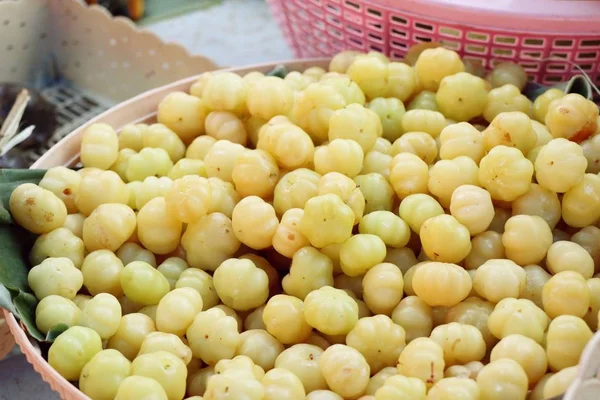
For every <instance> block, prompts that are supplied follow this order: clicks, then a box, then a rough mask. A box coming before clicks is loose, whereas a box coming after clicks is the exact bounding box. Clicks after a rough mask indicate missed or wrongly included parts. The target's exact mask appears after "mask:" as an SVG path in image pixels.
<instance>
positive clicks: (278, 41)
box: [0, 0, 293, 400]
mask: <svg viewBox="0 0 600 400" xmlns="http://www.w3.org/2000/svg"><path fill="white" fill-rule="evenodd" d="M145 28H146V29H148V30H150V31H152V32H154V33H156V34H157V35H158V36H160V37H161V38H162V39H163V40H164V41H168V42H177V43H180V44H182V45H183V46H185V47H186V48H187V49H188V50H189V51H190V52H191V53H193V54H202V55H204V56H206V57H209V58H211V59H212V60H213V61H215V62H216V63H217V64H219V65H221V66H241V65H249V64H256V63H262V62H269V61H278V60H286V59H290V58H292V56H293V55H292V52H291V50H290V49H289V47H288V46H287V44H286V43H285V40H284V39H283V37H282V36H281V34H280V32H279V30H278V29H277V27H276V25H275V22H274V21H273V20H272V19H271V15H270V14H269V11H268V9H267V6H266V3H265V2H264V0H225V1H223V3H221V4H219V5H216V6H213V7H210V8H207V9H205V10H199V11H196V12H193V13H190V14H185V15H182V16H178V17H175V18H172V19H167V20H163V21H160V22H157V23H154V24H151V25H148V26H146V27H145ZM0 387H2V391H1V393H0V399H3V400H4V399H6V400H13V399H36V400H54V399H59V396H58V395H57V394H56V393H54V392H53V391H52V390H51V389H50V387H49V386H48V385H47V384H46V383H45V382H44V381H43V380H42V378H41V377H40V376H39V375H38V374H37V373H36V372H35V371H34V370H33V367H32V366H31V365H30V364H28V363H27V361H26V360H25V357H24V356H22V355H20V354H16V355H13V356H12V357H10V358H8V359H6V360H3V361H0Z"/></svg>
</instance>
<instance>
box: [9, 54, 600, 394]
mask: <svg viewBox="0 0 600 400" xmlns="http://www.w3.org/2000/svg"><path fill="white" fill-rule="evenodd" d="M328 63H329V59H328V58H315V59H304V60H298V61H290V62H285V63H272V64H260V65H254V66H250V67H244V68H231V69H227V70H226V71H232V72H236V73H239V74H241V75H243V74H245V73H247V72H250V71H262V72H266V71H269V70H271V69H272V68H273V67H275V66H276V65H278V64H284V65H286V66H287V67H288V68H289V69H290V70H304V69H306V68H308V67H312V66H320V67H324V68H326V67H327V65H328ZM197 79H198V76H193V77H190V78H186V79H183V80H180V81H177V82H174V83H172V84H169V85H166V86H163V87H160V88H157V89H154V90H151V91H148V92H146V93H143V94H141V95H139V96H136V97H134V98H132V99H131V100H128V101H126V102H124V103H121V104H119V105H118V106H116V107H113V108H111V109H110V110H108V111H106V112H105V113H103V114H101V115H99V116H98V117H96V118H94V119H93V120H91V121H89V122H88V123H87V124H85V125H83V126H81V127H80V128H78V129H76V130H75V131H73V132H72V133H71V134H69V135H68V136H66V137H65V138H64V139H63V140H61V141H60V142H59V143H58V144H56V146H54V147H52V148H51V149H50V150H49V151H48V152H47V153H46V154H44V156H42V157H41V158H40V159H39V160H38V161H37V162H36V163H35V164H34V165H33V166H32V168H42V169H46V168H51V167H55V166H59V165H65V166H71V165H74V164H75V163H76V162H77V161H78V159H79V149H80V145H81V136H82V133H83V131H84V130H85V129H86V128H87V126H89V125H90V124H93V123H96V122H104V123H107V124H110V125H111V126H113V127H114V128H115V129H116V130H117V131H118V130H120V129H121V128H122V127H123V126H125V125H127V124H131V123H142V122H150V123H151V122H153V121H155V119H156V110H157V108H158V103H159V102H160V101H161V100H162V99H163V98H164V97H165V96H166V95H167V94H168V93H170V92H174V91H187V90H188V89H189V87H190V86H191V85H192V83H194V82H195V81H196V80H197ZM3 311H4V316H5V318H6V323H7V325H8V327H9V328H10V331H11V333H12V334H13V336H14V339H15V341H16V343H17V344H18V345H19V347H20V348H21V351H22V352H23V354H25V356H26V357H27V361H29V363H31V364H32V365H33V368H34V369H35V370H36V371H37V372H38V373H39V374H40V375H41V376H42V378H43V379H44V380H45V381H46V382H48V384H49V385H50V387H51V388H52V389H53V390H54V391H56V392H58V393H59V394H60V396H61V398H62V399H64V400H83V399H89V397H87V396H86V395H84V394H83V393H82V392H80V391H79V390H78V389H77V387H75V386H74V385H72V384H71V383H70V382H68V381H67V380H66V379H64V378H63V377H62V376H61V375H59V374H58V372H56V371H55V370H54V369H52V367H50V365H49V364H48V362H47V361H46V360H45V359H44V358H43V357H42V355H41V353H40V351H39V348H38V347H37V346H36V345H35V344H34V343H33V342H32V341H31V339H30V338H29V337H28V335H27V334H26V333H25V331H24V330H23V328H22V327H21V325H20V324H19V323H18V322H17V320H16V319H15V317H14V315H12V314H11V313H9V312H8V311H6V310H3ZM0 328H1V327H0ZM580 366H581V368H580V371H579V377H578V379H577V381H576V382H575V383H574V384H573V385H572V386H571V388H570V389H569V392H568V393H567V394H566V395H565V396H564V400H588V399H589V400H597V399H599V398H600V380H598V379H597V378H596V376H597V374H598V373H599V371H600V334H596V335H595V336H594V338H593V340H592V341H591V342H590V343H589V345H588V347H587V348H586V350H585V352H584V354H583V355H582V357H581V362H580ZM281 400H285V399H281Z"/></svg>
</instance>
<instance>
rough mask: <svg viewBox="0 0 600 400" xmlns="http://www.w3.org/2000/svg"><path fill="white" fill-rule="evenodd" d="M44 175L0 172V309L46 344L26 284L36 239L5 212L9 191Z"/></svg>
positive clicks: (34, 171)
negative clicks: (7, 312)
mask: <svg viewBox="0 0 600 400" xmlns="http://www.w3.org/2000/svg"><path fill="white" fill-rule="evenodd" d="M45 173H46V170H40V169H1V170H0V284H2V286H3V287H4V290H3V291H2V292H3V293H4V296H2V295H0V307H4V308H6V309H7V310H9V311H10V312H12V313H13V314H14V315H15V317H16V318H17V319H18V320H19V321H20V322H21V324H22V325H23V326H24V327H25V329H26V331H27V333H28V334H29V335H30V336H32V337H33V338H35V339H36V340H39V341H46V335H44V334H43V333H41V332H40V331H39V330H38V329H37V326H36V324H35V309H36V307H37V304H38V301H37V299H36V298H35V296H34V295H33V294H32V293H31V289H30V288H29V284H28V282H27V274H28V273H29V269H30V265H29V261H28V252H29V249H31V247H32V245H33V242H34V241H35V239H36V235H34V234H32V233H31V232H28V231H27V230H25V229H23V228H22V227H20V226H18V225H17V224H15V223H14V221H13V219H12V218H11V216H10V212H9V211H8V210H9V200H10V195H11V194H12V192H13V190H14V189H15V188H16V187H17V186H19V185H21V184H23V183H35V184H38V183H39V182H40V180H41V179H42V178H43V176H44V174H45ZM7 292H8V294H10V297H9V298H7V296H6V293H7ZM8 301H12V305H11V304H10V303H8V304H7V302H8ZM11 306H12V307H11ZM53 329H54V328H53ZM50 337H51V338H52V336H50Z"/></svg>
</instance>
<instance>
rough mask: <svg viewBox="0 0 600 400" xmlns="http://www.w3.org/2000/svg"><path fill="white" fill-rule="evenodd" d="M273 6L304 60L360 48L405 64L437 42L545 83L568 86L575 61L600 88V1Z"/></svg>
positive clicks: (319, 1) (295, 0) (426, 0)
mask: <svg viewBox="0 0 600 400" xmlns="http://www.w3.org/2000/svg"><path fill="white" fill-rule="evenodd" d="M267 1H268V3H269V4H270V6H271V10H272V13H273V15H274V16H275V18H276V20H277V22H278V24H279V26H280V27H281V29H282V31H283V32H284V34H285V36H286V38H287V40H288V42H289V43H290V45H291V46H292V47H293V48H294V50H295V53H296V55H297V57H299V58H305V57H317V56H331V55H333V54H335V53H336V52H338V51H341V50H345V49H357V50H363V51H369V50H375V51H380V52H382V53H385V54H387V55H388V56H390V57H392V58H396V59H397V58H402V57H403V56H404V54H405V52H406V50H407V49H408V48H409V47H410V46H412V45H413V44H415V43H419V42H428V41H436V42H441V43H443V45H444V46H445V47H447V48H450V49H453V50H455V51H457V52H458V53H460V54H461V56H462V57H464V58H466V59H471V60H473V61H478V62H481V64H482V65H483V66H484V67H493V66H494V64H495V63H497V62H499V61H506V60H509V61H514V62H517V63H519V64H521V65H522V66H523V67H525V70H526V71H527V72H528V74H529V76H530V78H531V79H533V80H535V81H536V82H539V83H542V84H554V83H556V82H561V81H565V80H568V79H569V78H570V77H571V76H572V75H573V74H575V73H579V70H577V69H576V68H575V67H574V66H573V63H575V64H578V65H579V67H580V68H581V69H582V70H583V71H585V72H586V73H587V74H588V75H589V76H590V78H591V79H592V80H593V81H594V82H595V83H596V84H598V85H600V1H598V0H527V1H523V0H494V1H490V0H267ZM549 59H551V60H549ZM562 60H565V61H562Z"/></svg>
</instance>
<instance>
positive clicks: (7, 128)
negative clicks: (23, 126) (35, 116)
mask: <svg viewBox="0 0 600 400" xmlns="http://www.w3.org/2000/svg"><path fill="white" fill-rule="evenodd" d="M30 99H31V96H30V95H29V92H28V91H27V89H23V90H21V93H19V95H18V96H17V99H16V100H15V104H13V106H12V108H11V109H10V111H9V113H8V115H7V116H6V119H5V120H4V123H3V124H2V127H0V150H1V149H2V148H3V147H4V146H5V145H6V143H8V142H9V141H10V139H12V138H13V137H14V136H15V135H16V134H17V132H18V131H19V123H20V122H21V118H22V117H23V113H24V112H25V108H27V104H28V103H29V100H30Z"/></svg>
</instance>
